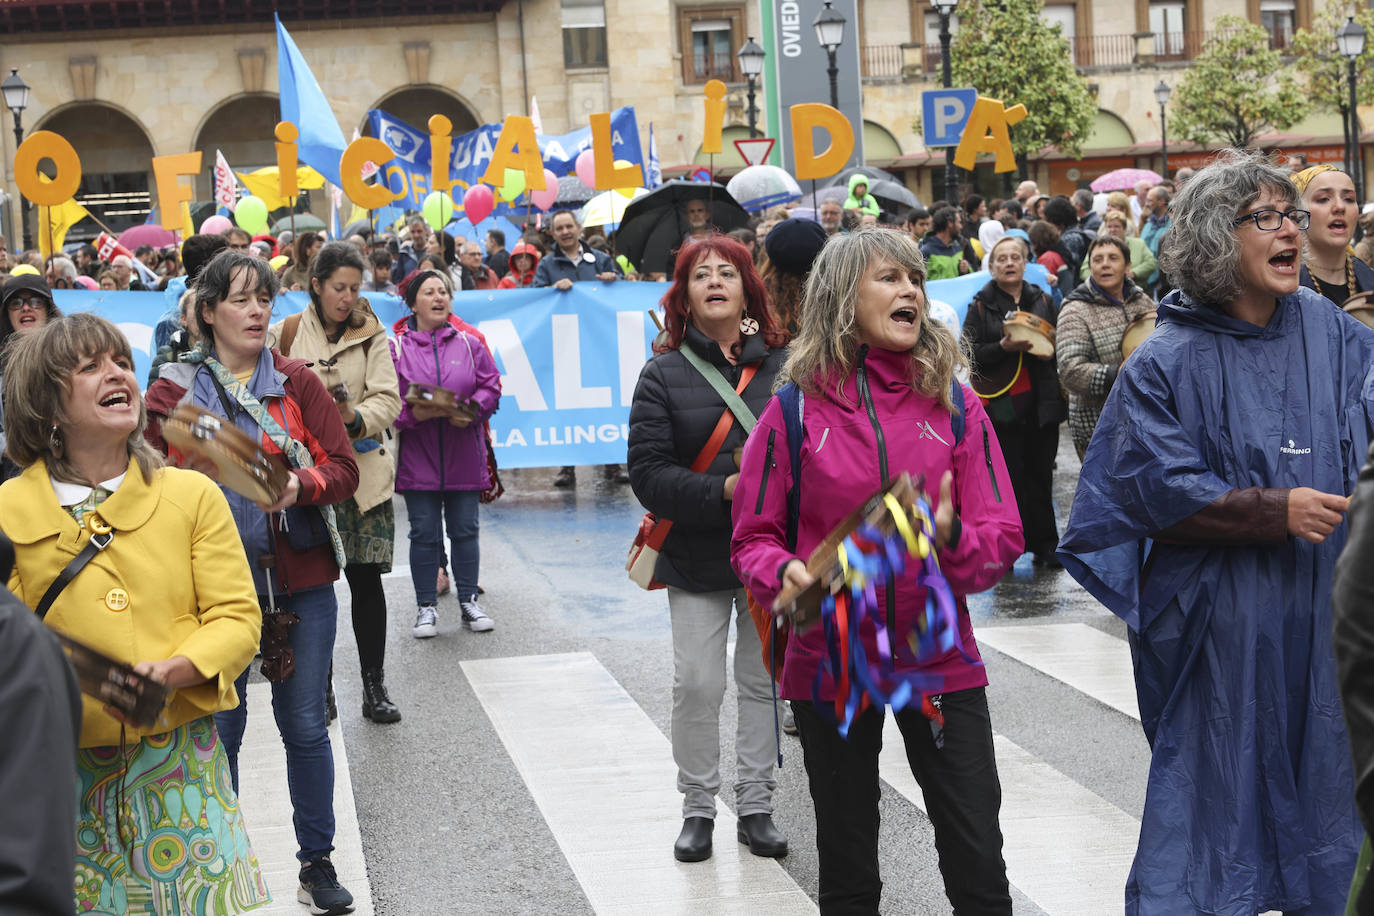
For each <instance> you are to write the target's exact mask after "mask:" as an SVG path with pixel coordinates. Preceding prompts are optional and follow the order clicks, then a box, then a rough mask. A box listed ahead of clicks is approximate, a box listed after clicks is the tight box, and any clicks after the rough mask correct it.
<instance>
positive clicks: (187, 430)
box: [162, 404, 290, 506]
mask: <svg viewBox="0 0 1374 916" xmlns="http://www.w3.org/2000/svg"><path fill="white" fill-rule="evenodd" d="M162 438H163V439H165V440H167V444H168V445H170V446H172V447H173V448H175V449H176V450H177V451H179V452H181V453H182V454H183V455H191V454H195V455H201V456H203V457H205V458H208V459H209V460H210V461H213V462H214V463H215V467H216V468H218V469H219V482H220V483H222V484H224V485H225V486H226V487H228V488H229V489H231V490H233V491H234V492H235V493H238V494H239V495H240V496H246V497H248V498H249V499H251V500H252V501H253V502H255V503H259V504H261V505H267V506H270V505H272V504H273V503H275V502H276V501H277V500H278V499H281V495H282V493H283V492H284V491H285V490H286V485H287V483H288V482H289V480H290V472H289V471H287V470H286V468H284V467H282V466H281V465H279V464H277V463H276V462H275V461H273V460H272V459H271V458H269V457H267V453H266V452H264V451H263V450H262V449H261V448H259V447H258V446H257V444H256V443H255V442H254V441H253V440H252V439H251V438H249V436H248V435H247V434H245V433H244V432H243V431H242V430H240V429H237V428H236V427H235V426H234V425H233V424H232V423H230V422H229V421H228V420H225V419H223V418H221V417H217V416H215V415H214V414H212V413H210V411H208V410H206V409H205V408H203V407H197V406H196V405H194V404H182V405H181V406H179V407H177V409H176V410H174V411H172V413H171V415H170V416H169V417H167V419H166V420H164V421H163V422H162Z"/></svg>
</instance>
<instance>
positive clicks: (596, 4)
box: [563, 0, 606, 69]
mask: <svg viewBox="0 0 1374 916" xmlns="http://www.w3.org/2000/svg"><path fill="white" fill-rule="evenodd" d="M563 66H564V67H567V68H568V69H575V68H578V67H604V66H606V5H605V3H604V2H603V0H563Z"/></svg>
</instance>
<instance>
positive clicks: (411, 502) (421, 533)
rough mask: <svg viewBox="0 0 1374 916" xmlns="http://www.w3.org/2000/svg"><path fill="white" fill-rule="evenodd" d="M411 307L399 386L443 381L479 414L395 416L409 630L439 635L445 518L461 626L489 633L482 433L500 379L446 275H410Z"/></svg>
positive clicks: (398, 352)
mask: <svg viewBox="0 0 1374 916" xmlns="http://www.w3.org/2000/svg"><path fill="white" fill-rule="evenodd" d="M406 305H408V306H410V310H411V312H412V315H411V318H410V321H409V322H408V323H407V325H406V328H405V331H404V333H401V334H398V335H397V337H396V341H395V343H394V344H392V347H393V350H392V354H393V355H394V357H395V359H396V376H397V379H398V380H399V382H400V390H401V392H402V393H404V392H405V391H406V390H407V389H409V387H410V385H411V384H412V383H418V384H422V385H436V386H438V387H440V388H444V389H446V390H448V391H451V392H453V393H454V394H456V395H458V397H459V398H460V399H467V400H468V401H469V402H470V403H471V405H472V407H473V408H474V409H475V410H476V416H475V418H471V419H470V418H468V417H466V416H456V417H451V416H449V415H448V414H447V413H446V412H445V411H443V410H441V409H440V408H436V407H426V406H423V405H422V406H411V405H410V404H406V405H405V406H404V407H403V408H402V409H401V415H400V416H399V417H397V419H396V432H397V433H398V434H399V435H400V447H399V448H398V450H397V467H396V491H397V492H398V493H400V494H401V495H402V496H404V497H405V501H406V513H407V514H408V515H409V517H410V578H411V581H412V582H413V583H414V585H415V600H416V602H417V603H418V604H419V610H418V611H417V612H416V614H415V626H414V628H413V629H412V630H411V633H412V634H414V636H415V638H416V639H427V638H429V637H431V636H434V635H435V634H436V633H438V624H439V615H438V611H437V609H436V603H437V601H438V596H437V594H436V592H435V581H436V578H437V576H438V572H439V563H440V557H441V554H442V552H443V536H444V526H445V523H446V524H447V527H448V537H449V543H450V546H451V549H452V553H451V554H450V555H451V556H452V557H453V589H454V592H455V594H456V595H457V597H458V605H459V607H460V608H461V609H462V619H463V626H465V627H467V628H468V629H469V630H472V631H474V632H478V633H482V632H486V631H488V630H491V629H492V628H493V627H495V626H496V625H495V624H494V623H492V620H491V618H490V617H488V616H487V614H486V612H485V611H484V610H483V609H482V607H481V605H479V604H478V603H477V566H478V559H479V554H478V546H477V506H478V496H479V495H480V494H481V492H482V491H483V490H485V489H486V488H487V487H489V486H490V485H491V477H490V474H489V472H488V471H487V446H486V443H485V442H483V441H482V435H483V433H482V429H483V422H484V421H485V420H486V419H487V417H489V416H491V415H492V414H493V413H495V411H496V406H497V403H498V402H499V401H500V400H501V377H500V375H499V374H498V373H497V371H496V363H495V362H494V361H493V360H492V358H491V354H490V353H488V352H487V348H486V347H485V346H483V345H482V342H481V341H479V340H478V339H477V338H475V337H473V336H472V335H471V334H468V333H467V332H465V331H460V330H458V328H456V327H454V326H453V325H452V324H450V323H449V317H450V316H451V315H452V314H453V299H452V296H451V294H450V293H449V289H448V284H447V282H445V278H444V276H443V275H442V274H440V273H438V272H437V271H433V270H427V271H424V272H422V273H420V274H418V275H417V276H416V277H415V278H414V279H412V280H411V282H410V284H409V285H408V286H407V287H406Z"/></svg>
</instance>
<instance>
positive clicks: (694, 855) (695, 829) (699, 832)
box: [673, 817, 716, 862]
mask: <svg viewBox="0 0 1374 916" xmlns="http://www.w3.org/2000/svg"><path fill="white" fill-rule="evenodd" d="M715 829H716V822H715V821H714V820H712V819H711V818H709V817H689V818H687V819H685V820H684V821H683V822H682V832H681V833H680V834H678V837H677V842H676V843H674V844H673V858H674V859H677V860H678V861H679V862H704V861H706V860H707V859H709V858H711V833H712V831H714V830H715Z"/></svg>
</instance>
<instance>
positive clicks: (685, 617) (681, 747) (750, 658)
mask: <svg viewBox="0 0 1374 916" xmlns="http://www.w3.org/2000/svg"><path fill="white" fill-rule="evenodd" d="M668 610H669V613H670V614H671V616H672V621H673V723H672V729H673V736H672V737H673V760H674V762H676V763H677V788H678V791H679V792H681V793H682V795H683V799H682V816H683V817H684V818H688V817H709V818H714V817H715V816H716V794H717V793H718V792H719V791H720V705H721V702H722V701H723V700H724V699H725V649H726V637H727V636H728V635H729V631H730V618H731V617H732V616H733V617H734V618H735V620H736V633H737V635H736V638H735V687H736V691H737V693H738V694H739V724H738V728H737V729H736V733H735V760H736V763H735V813H736V814H737V815H741V816H742V815H745V814H760V813H766V814H771V813H772V812H773V789H774V787H775V786H776V785H777V781H776V779H775V778H774V775H773V764H774V761H775V759H776V757H775V754H776V748H775V747H774V736H773V696H772V689H771V685H770V684H769V676H768V669H766V668H764V666H763V658H762V648H761V646H760V644H759V634H758V631H757V630H755V629H754V622H753V620H752V618H750V616H749V605H748V603H747V601H746V598H745V593H744V589H742V588H740V589H732V590H729V591H722V592H688V591H684V590H682V589H679V588H669V589H668ZM732 611H733V613H732Z"/></svg>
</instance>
